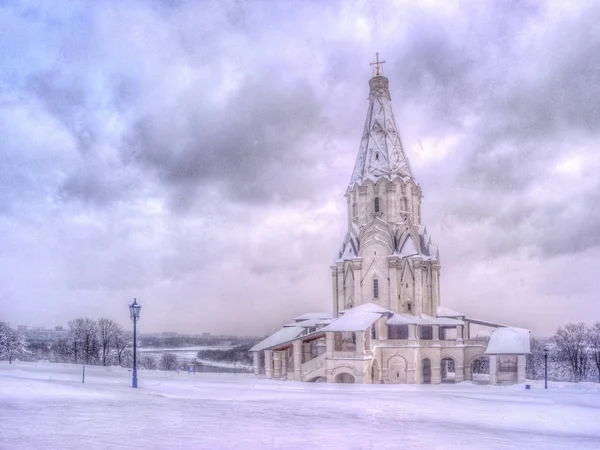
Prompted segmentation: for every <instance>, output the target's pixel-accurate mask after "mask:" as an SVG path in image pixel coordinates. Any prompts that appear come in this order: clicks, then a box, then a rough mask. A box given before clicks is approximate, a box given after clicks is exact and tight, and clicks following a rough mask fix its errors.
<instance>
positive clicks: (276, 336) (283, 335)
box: [250, 327, 304, 352]
mask: <svg viewBox="0 0 600 450" xmlns="http://www.w3.org/2000/svg"><path fill="white" fill-rule="evenodd" d="M302 333H304V328H303V327H284V328H282V329H281V330H278V331H276V332H275V333H273V334H272V335H271V336H269V337H268V338H266V339H263V340H262V341H260V342H259V343H258V344H256V345H255V346H254V347H252V348H251V349H250V351H251V352H258V351H261V350H264V349H267V348H269V347H273V346H274V345H279V344H282V343H284V342H287V341H290V340H292V339H294V338H296V337H298V336H300V335H301V334H302Z"/></svg>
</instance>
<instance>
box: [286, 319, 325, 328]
mask: <svg viewBox="0 0 600 450" xmlns="http://www.w3.org/2000/svg"><path fill="white" fill-rule="evenodd" d="M333 320H334V319H308V320H301V321H299V322H292V323H287V324H285V325H284V327H302V328H312V327H316V326H317V325H327V324H328V323H331V322H332V321H333Z"/></svg>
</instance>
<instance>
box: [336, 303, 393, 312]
mask: <svg viewBox="0 0 600 450" xmlns="http://www.w3.org/2000/svg"><path fill="white" fill-rule="evenodd" d="M357 311H364V312H376V313H380V314H385V313H389V314H392V312H391V311H390V310H389V309H385V308H383V307H382V306H379V305H376V304H375V303H363V304H362V305H359V306H357V307H356V308H350V309H345V310H344V311H342V313H344V314H347V313H350V312H352V313H355V312H357Z"/></svg>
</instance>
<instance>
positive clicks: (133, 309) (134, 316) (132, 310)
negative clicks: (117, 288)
mask: <svg viewBox="0 0 600 450" xmlns="http://www.w3.org/2000/svg"><path fill="white" fill-rule="evenodd" d="M141 309H142V306H141V305H139V304H138V302H137V300H136V299H135V298H134V299H133V303H132V304H131V305H129V316H130V317H131V320H133V381H132V382H131V387H132V388H137V364H136V363H137V361H136V358H137V336H136V325H137V321H138V319H139V318H140V310H141Z"/></svg>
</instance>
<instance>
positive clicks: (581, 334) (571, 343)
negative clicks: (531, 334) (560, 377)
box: [554, 323, 589, 382]
mask: <svg viewBox="0 0 600 450" xmlns="http://www.w3.org/2000/svg"><path fill="white" fill-rule="evenodd" d="M554 341H555V342H556V345H557V347H558V351H559V356H560V357H561V358H562V359H563V360H565V361H566V362H567V363H568V364H569V366H570V368H571V371H572V374H573V379H574V380H575V382H579V381H582V380H585V378H586V376H587V372H588V360H589V357H588V353H589V352H588V343H589V327H588V326H587V325H586V324H584V323H578V324H574V323H569V324H567V325H565V327H564V328H562V327H559V328H558V330H557V331H556V335H555V336H554Z"/></svg>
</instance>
